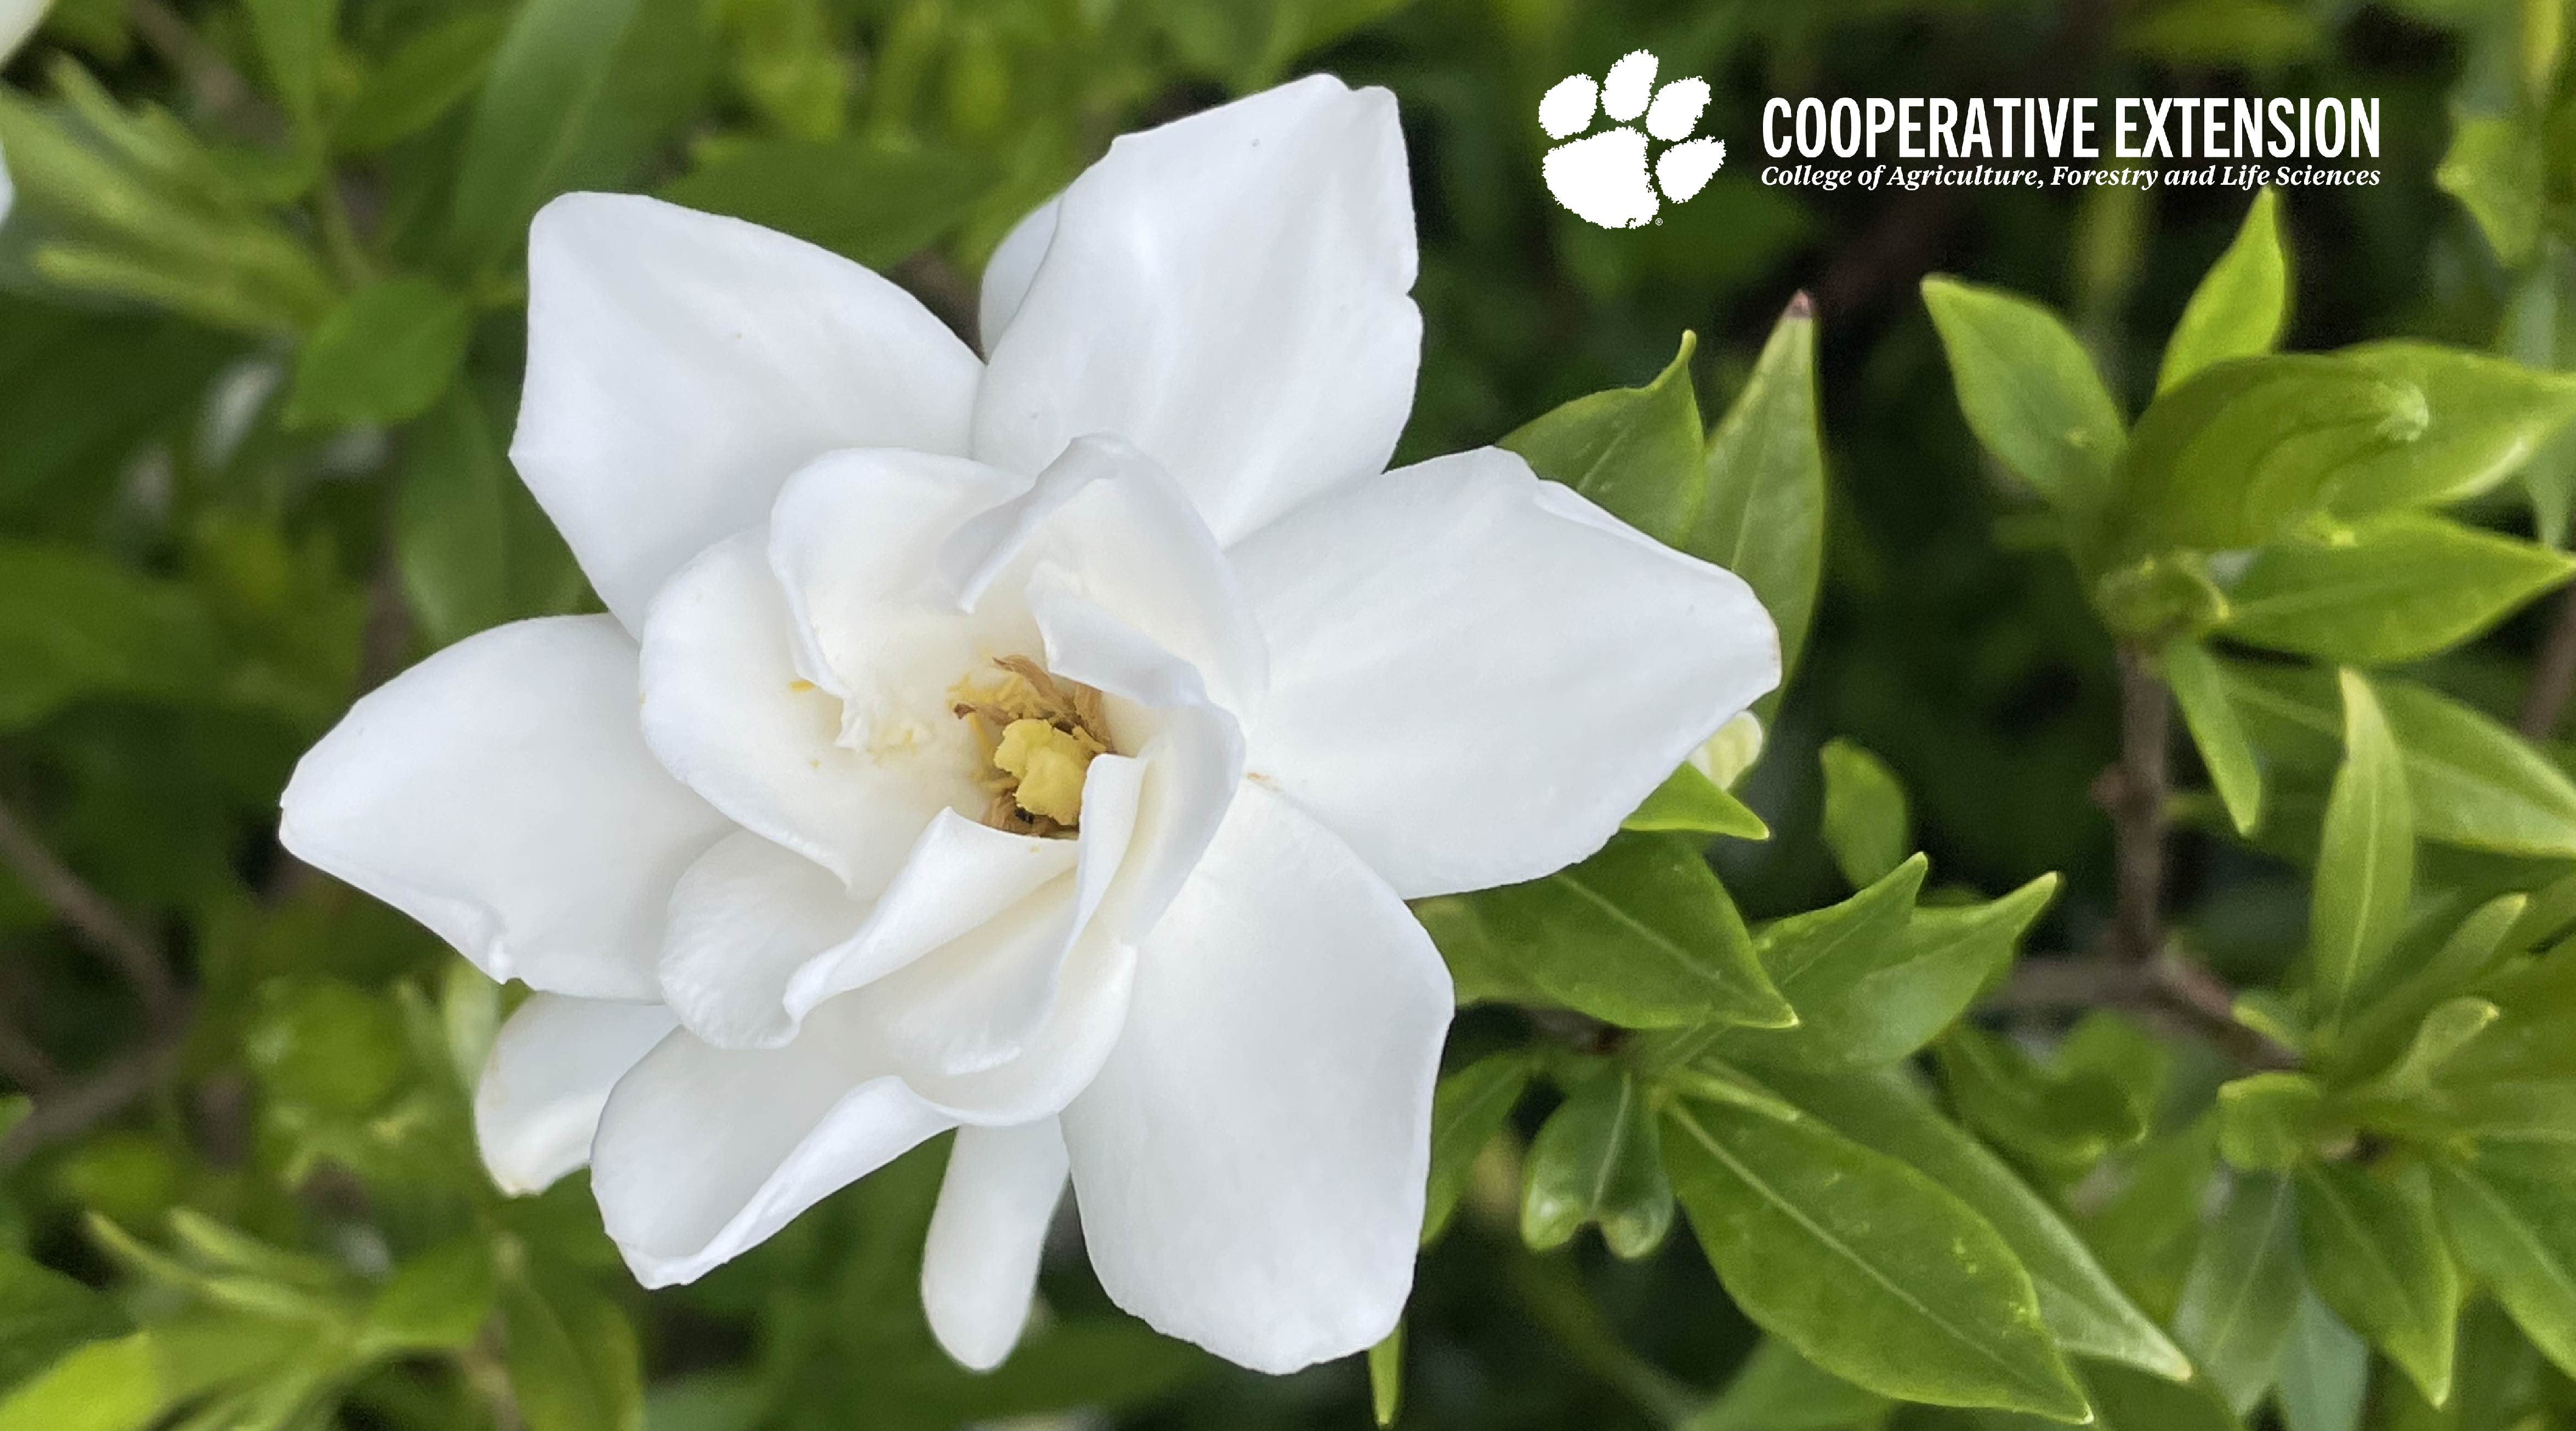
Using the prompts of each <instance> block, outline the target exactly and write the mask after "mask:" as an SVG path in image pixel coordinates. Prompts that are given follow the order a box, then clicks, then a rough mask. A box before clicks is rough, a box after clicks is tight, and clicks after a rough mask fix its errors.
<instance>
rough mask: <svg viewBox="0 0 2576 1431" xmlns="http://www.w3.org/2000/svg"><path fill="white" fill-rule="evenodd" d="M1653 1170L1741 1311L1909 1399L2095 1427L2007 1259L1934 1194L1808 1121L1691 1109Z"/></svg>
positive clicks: (1924, 1183)
mask: <svg viewBox="0 0 2576 1431" xmlns="http://www.w3.org/2000/svg"><path fill="white" fill-rule="evenodd" d="M1664 1160H1665V1164H1666V1166H1667V1167H1669V1168H1670V1169H1671V1171H1672V1178H1673V1186H1674V1189H1675V1191H1676V1192H1678V1193H1679V1194H1680V1197H1681V1201H1682V1205H1683V1207H1684V1208H1686V1209H1687V1210H1688V1211H1689V1213H1690V1219H1691V1226H1692V1228H1693V1230H1694V1231H1696V1232H1697V1233H1698V1235H1699V1240H1700V1245H1701V1247H1702V1248H1704V1249H1705V1250H1706V1251H1707V1253H1708V1259H1709V1263H1710V1265H1711V1266H1713V1267H1715V1268H1716V1269H1717V1275H1718V1278H1719V1280H1721V1281H1723V1282H1724V1283H1725V1284H1726V1290H1727V1292H1728V1294H1729V1295H1731V1296H1732V1297H1734V1298H1735V1301H1736V1304H1737V1305H1738V1306H1740V1307H1742V1308H1743V1310H1744V1313H1745V1315H1747V1316H1749V1317H1751V1318H1752V1319H1753V1321H1754V1322H1755V1323H1756V1324H1757V1325H1759V1326H1760V1327H1762V1329H1763V1330H1765V1331H1767V1332H1769V1333H1771V1334H1772V1335H1773V1336H1776V1337H1780V1338H1782V1339H1783V1340H1786V1341H1788V1342H1789V1343H1790V1344H1791V1345H1793V1346H1795V1347H1796V1348H1797V1349H1798V1351H1799V1352H1800V1353H1801V1354H1803V1355H1805V1356H1806V1357H1807V1358H1808V1359H1809V1360H1811V1361H1813V1362H1814V1363H1815V1364H1816V1365H1818V1366H1819V1367H1822V1368H1824V1369H1825V1370H1827V1371H1830V1372H1832V1373H1834V1374H1835V1375H1837V1376H1840V1377H1842V1378H1843V1379H1845V1380H1847V1381H1850V1382H1853V1383H1854V1384H1856V1385H1859V1386H1863V1387H1866V1388H1868V1389H1870V1390H1872V1391H1876V1392H1880V1393H1882V1394H1884V1395H1888V1396H1894V1397H1900V1398H1902V1399H1905V1400H1908V1401H1928V1402H1932V1403H1934V1404H1936V1405H1945V1406H1993V1407H1999V1408H2003V1409H2006V1410H2016V1411H2029V1412H2034V1413H2037V1414H2039V1415H2042V1416H2048V1417H2052V1418H2055V1419H2057V1420H2062V1421H2082V1420H2085V1419H2086V1418H2087V1417H2088V1416H2089V1415H2090V1408H2089V1407H2088V1406H2087V1404H2086V1402H2085V1399H2084V1393H2083V1392H2082V1391H2081V1390H2080V1389H2079V1388H2078V1387H2077V1386H2076V1384H2075V1379H2074V1376H2073V1375H2072V1373H2071V1372H2070V1371H2069V1370H2068V1368H2067V1365H2066V1362H2065V1360H2064V1358H2062V1357H2061V1356H2059V1355H2058V1352H2057V1348H2056V1347H2055V1346H2054V1345H2053V1344H2051V1342H2050V1340H2049V1337H2048V1333H2047V1330H2046V1327H2045V1324H2044V1323H2043V1322H2042V1321H2041V1319H2040V1312H2039V1300H2038V1294H2037V1292H2036V1291H2034V1290H2033V1288H2032V1286H2031V1282H2030V1278H2029V1276H2028V1275H2027V1274H2026V1273H2024V1272H2023V1271H2022V1268H2021V1264H2020V1262H2019V1261H2018V1260H2017V1259H2015V1258H2014V1256H2013V1254H2012V1249H2011V1248H2010V1247H2009V1246H2008V1245H2006V1244H2005V1242H2004V1241H2003V1239H2002V1238H2000V1237H1998V1236H1997V1235H1996V1233H1995V1231H1994V1229H1993V1228H1991V1227H1989V1226H1987V1225H1986V1223H1985V1221H1984V1220H1983V1219H1982V1218H1979V1217H1978V1216H1977V1215H1976V1213H1974V1212H1973V1211H1971V1210H1970V1209H1969V1208H1968V1207H1967V1205H1966V1204H1964V1203H1962V1202H1960V1201H1959V1200H1958V1199H1957V1198H1955V1197H1953V1196H1951V1195H1950V1194H1949V1193H1948V1192H1946V1191H1944V1190H1943V1189H1942V1188H1941V1187H1940V1185H1939V1184H1937V1183H1935V1182H1933V1181H1932V1180H1931V1179H1929V1178H1927V1177H1925V1176H1924V1175H1923V1174H1921V1173H1919V1172H1916V1171H1915V1170H1914V1169H1912V1168H1910V1167H1907V1166H1906V1165H1905V1164H1903V1163H1901V1162H1898V1161H1897V1160H1896V1159H1894V1158H1891V1157H1888V1156H1886V1155H1884V1154H1881V1153H1876V1152H1872V1151H1870V1150H1869V1149H1867V1148H1864V1147H1862V1146H1860V1145H1859V1144H1857V1143H1854V1142H1852V1141H1851V1140H1850V1139H1848V1138H1845V1137H1843V1136H1842V1135H1840V1134H1838V1133H1836V1132H1834V1131H1832V1130H1831V1129H1829V1128H1827V1127H1825V1126H1823V1125H1822V1124H1820V1123H1818V1122H1816V1121H1814V1120H1812V1119H1806V1118H1798V1119H1787V1120H1784V1119H1779V1118H1775V1117H1771V1116H1768V1115H1766V1114H1763V1113H1760V1112H1756V1111H1754V1110H1753V1109H1750V1108H1747V1107H1743V1106H1740V1105H1735V1104H1726V1103H1707V1102H1688V1103H1679V1104H1676V1105H1674V1106H1673V1107H1672V1108H1671V1109H1669V1110H1668V1111H1667V1113H1666V1117H1665V1129H1664Z"/></svg>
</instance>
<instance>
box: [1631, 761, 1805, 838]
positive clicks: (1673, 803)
mask: <svg viewBox="0 0 2576 1431" xmlns="http://www.w3.org/2000/svg"><path fill="white" fill-rule="evenodd" d="M1619 828H1620V829H1623V830H1641V831H1645V832H1648V833H1657V832H1662V833H1672V834H1698V835H1730V836H1733V837H1734V838H1736V839H1739V840H1767V839H1769V838H1771V827H1770V826H1768V825H1766V824H1763V823H1762V817H1761V816H1759V815H1756V814H1754V813H1753V811H1752V810H1751V809H1749V808H1748V807H1747V806H1746V805H1745V803H1744V802H1743V801H1741V800H1738V799H1736V798H1735V796H1734V795H1733V794H1731V793H1729V792H1728V791H1727V789H1726V787H1725V786H1723V785H1720V784H1718V783H1717V782H1716V781H1714V780H1711V779H1709V778H1708V777H1707V776H1706V775H1703V774H1701V773H1700V768H1699V767H1698V766H1696V765H1682V766H1678V767H1676V768H1675V769H1674V770H1673V773H1672V774H1670V775H1668V776H1665V777H1664V783H1663V784H1661V785H1658V786H1656V787H1655V791H1654V793H1653V794H1651V795H1648V796H1647V797H1646V802H1645V803H1644V804H1642V805H1639V806H1638V807H1637V811H1636V813H1635V814H1633V815H1630V816H1629V817H1628V818H1627V819H1625V820H1622V821H1620V822H1619Z"/></svg>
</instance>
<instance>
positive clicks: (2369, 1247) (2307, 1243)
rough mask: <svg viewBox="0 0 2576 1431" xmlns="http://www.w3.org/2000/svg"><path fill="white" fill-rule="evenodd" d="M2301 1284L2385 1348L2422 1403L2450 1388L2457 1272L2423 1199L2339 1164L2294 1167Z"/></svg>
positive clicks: (2420, 1193) (2438, 1399) (2418, 1191)
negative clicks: (2304, 1282) (2420, 1394)
mask: <svg viewBox="0 0 2576 1431" xmlns="http://www.w3.org/2000/svg"><path fill="white" fill-rule="evenodd" d="M2296 1176H2297V1179H2298V1188H2299V1239H2300V1247H2301V1249H2302V1253H2303V1256H2304V1259H2305V1262H2306V1265H2307V1270H2308V1281H2309V1284H2310V1285H2311V1286H2313V1287H2314V1288H2315V1289H2316V1293H2317V1295H2318V1296H2319V1297H2321V1298H2323V1299H2324V1301H2325V1304H2326V1305H2327V1306H2329V1307H2332V1308H2333V1309H2334V1310H2335V1313H2336V1315H2338V1316H2340V1317H2342V1318H2343V1319H2344V1321H2346V1322H2348V1323H2350V1324H2351V1326H2352V1328H2353V1330H2355V1331H2357V1332H2359V1333H2361V1334H2362V1335H2363V1336H2364V1337H2366V1338H2368V1339H2369V1340H2370V1342H2371V1343H2372V1344H2373V1345H2375V1346H2377V1347H2379V1348H2380V1349H2381V1350H2382V1351H2385V1352H2386V1353H2388V1358H2389V1360H2391V1361H2393V1362H2395V1363H2397V1365H2398V1366H2399V1367H2400V1368H2402V1369H2403V1370H2404V1371H2405V1373H2406V1374H2407V1375H2408V1376H2409V1377H2412V1378H2414V1381H2415V1385H2416V1387H2417V1389H2419V1390H2421V1391H2422V1392H2423V1393H2424V1399H2425V1400H2427V1401H2430V1402H2432V1403H2433V1404H2435V1405H2437V1406H2438V1405H2440V1404H2441V1403H2442V1402H2443V1401H2445V1400H2447V1399H2448V1398H2449V1397H2450V1394H2451V1361H2452V1355H2453V1351H2454V1343H2453V1335H2454V1332H2455V1330H2456V1328H2457V1326H2458V1323H2459V1311H2460V1278H2459V1273H2458V1272H2457V1271H2456V1270H2454V1269H2453V1267H2452V1265H2451V1251H2450V1248H2449V1247H2448V1246H2447V1245H2445V1244H2444V1242H2443V1240H2442V1230H2441V1228H2440V1227H2439V1226H2438V1225H2437V1224H2436V1223H2435V1222H2434V1220H2433V1207H2432V1200H2431V1198H2430V1197H2429V1196H2427V1195H2426V1193H2425V1191H2424V1190H2423V1188H2422V1187H2421V1186H2420V1185H2419V1186H2417V1187H2414V1188H2411V1189H2410V1188H2408V1187H2406V1186H2404V1185H2401V1184H2400V1183H2399V1182H2397V1181H2395V1180H2392V1179H2390V1178H2385V1177H2380V1176H2375V1175H2373V1174H2371V1173H2367V1172H2364V1171H2362V1170H2361V1169H2360V1168H2357V1167H2354V1166H2352V1165H2350V1164H2348V1163H2326V1164H2320V1165H2317V1166H2313V1167H2304V1168H2301V1169H2299V1171H2298V1173H2297V1175H2296Z"/></svg>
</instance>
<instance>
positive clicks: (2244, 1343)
mask: <svg viewBox="0 0 2576 1431" xmlns="http://www.w3.org/2000/svg"><path fill="white" fill-rule="evenodd" d="M2304 1285H2305V1281H2304V1279H2303V1277H2302V1275H2301V1273H2300V1270H2299V1211H2298V1202H2297V1199H2296V1197H2295V1196H2294V1194H2293V1193H2292V1192H2291V1188H2290V1183H2289V1180H2288V1179H2286V1178H2280V1177H2274V1176H2269V1175H2265V1174H2255V1173H2248V1174H2240V1175H2239V1176H2238V1177H2237V1178H2236V1180H2235V1186H2234V1187H2233V1188H2232V1189H2231V1190H2230V1191H2229V1193H2228V1198H2227V1204H2226V1206H2224V1207H2222V1208H2221V1209H2219V1212H2218V1216H2217V1217H2216V1218H2215V1219H2213V1220H2212V1221H2211V1223H2210V1224H2209V1226H2208V1228H2207V1230H2206V1231H2205V1232H2204V1233H2203V1235H2202V1237H2201V1241H2200V1250H2199V1251H2198V1252H2197V1253H2196V1254H2195V1255H2194V1256H2193V1258H2192V1261H2191V1270H2190V1271H2189V1272H2187V1273H2185V1274H2184V1277H2183V1287H2182V1302H2181V1304H2180V1306H2179V1307H2177V1308H2176V1309H2175V1312H2174V1320H2173V1329H2174V1335H2175V1337H2176V1338H2177V1339H2179V1340H2180V1341H2181V1342H2182V1344H2183V1346H2184V1347H2185V1348H2187V1349H2188V1350H2189V1351H2190V1352H2191V1355H2192V1360H2193V1361H2194V1362H2195V1363H2197V1364H2198V1366H2199V1367H2200V1372H2201V1375H2202V1376H2204V1377H2207V1378H2208V1379H2209V1381H2210V1383H2211V1384H2212V1385H2213V1386H2215V1387H2216V1388H2217V1389H2218V1391H2219V1393H2220V1394H2221V1395H2223V1396H2225V1397H2226V1398H2227V1404H2228V1405H2229V1406H2230V1407H2232V1408H2234V1410H2235V1411H2236V1413H2237V1414H2238V1415H2240V1416H2241V1415H2243V1414H2245V1413H2246V1412H2248V1411H2251V1410H2252V1409H2253V1408H2254V1405H2255V1403H2257V1402H2259V1401H2261V1400H2262V1399H2263V1393H2264V1392H2265V1391H2267V1390H2269V1389H2271V1386H2272V1380H2273V1377H2274V1376H2275V1375H2276V1374H2277V1372H2278V1370H2279V1367H2280V1361H2281V1347H2282V1345H2283V1343H2285V1342H2286V1341H2288V1340H2289V1335H2290V1320H2291V1318H2292V1317H2293V1316H2294V1315H2295V1314H2296V1313H2297V1311H2298V1307H2299V1292H2300V1289H2301V1288H2302V1287H2303V1286H2304Z"/></svg>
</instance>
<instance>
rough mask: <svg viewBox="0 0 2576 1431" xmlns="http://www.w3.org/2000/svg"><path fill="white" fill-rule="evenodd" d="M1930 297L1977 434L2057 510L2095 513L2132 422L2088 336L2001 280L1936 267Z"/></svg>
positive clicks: (1926, 288) (1926, 285)
mask: <svg viewBox="0 0 2576 1431" xmlns="http://www.w3.org/2000/svg"><path fill="white" fill-rule="evenodd" d="M1923 302H1924V306H1926V307H1928V308H1930V309H1931V310H1932V325H1933V327H1935V328H1937V329H1938V330H1940V334H1941V347H1942V350H1943V351H1944V352H1945V353H1947V354H1948V355H1949V359H1950V381H1951V382H1952V383H1953V384H1955V385H1956V386H1957V388H1958V391H1959V410H1960V411H1961V412H1962V413H1965V414H1966V415H1967V419H1968V427H1969V429H1970V430H1971V431H1973V432H1975V433H1976V435H1977V441H1979V442H1981V443H1983V444H1984V445H1985V448H1986V450H1987V451H1988V452H1991V453H1993V454H1994V455H1995V459H1996V460H1997V461H1999V462H2001V463H2003V465H2004V466H2005V467H2007V468H2009V469H2010V470H2011V471H2012V473H2013V475H2014V476H2016V477H2019V478H2020V479H2021V480H2023V481H2024V482H2027V483H2029V484H2030V485H2031V487H2032V488H2033V489H2034V490H2036V491H2037V492H2038V493H2039V495H2040V496H2041V497H2042V498H2044V499H2045V500H2046V501H2047V502H2048V504H2049V505H2050V506H2051V507H2054V508H2056V509H2057V510H2058V512H2059V513H2061V514H2063V515H2065V516H2068V517H2070V518H2072V519H2074V520H2075V521H2076V522H2078V523H2079V524H2080V523H2086V522H2089V520H2090V519H2091V516H2092V514H2093V513H2094V512H2096V511H2097V510H2099V509H2100V507H2101V505H2102V503H2103V502H2104V500H2105V499H2107V498H2108V496H2109V495H2110V492H2111V485H2112V474H2113V472H2114V471H2115V470H2116V468H2117V466H2118V463H2119V461H2120V453H2121V450H2122V448H2123V446H2124V445H2125V444H2126V442H2127V432H2128V425H2127V423H2126V422H2125V421H2123V420H2122V418H2121V416H2120V409H2119V406H2118V404H2116V403H2114V402H2112V401H2111V394H2110V392H2109V391H2108V390H2107V389H2105V388H2104V387H2103V386H2102V376H2101V374H2100V373H2099V372H2097V371H2095V369H2094V367H2093V359H2092V358H2091V357H2090V356H2088V355H2087V354H2086V353H2085V351H2084V345H2083V344H2082V343H2079V342H2077V341H2076V339H2075V335H2074V334H2073V333H2070V332H2068V331H2067V328H2066V325H2065V324H2064V323H2063V322H2060V321H2059V320H2058V317H2057V315H2056V314H2054V313H2051V312H2050V311H2048V310H2047V309H2046V308H2043V307H2041V306H2040V305H2039V304H2036V303H2033V302H2031V301H2030V300H2029V299H2026V298H2021V297H2017V296H2015V295H2013V294H2009V293H2005V292H2002V291H2000V290H1998V289H1992V288H1980V287H1978V286H1976V285H1974V284H1969V283H1961V282H1959V281H1958V280H1957V279H1953V278H1942V277H1937V276H1936V277H1932V278H1927V279H1925V280H1923Z"/></svg>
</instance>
